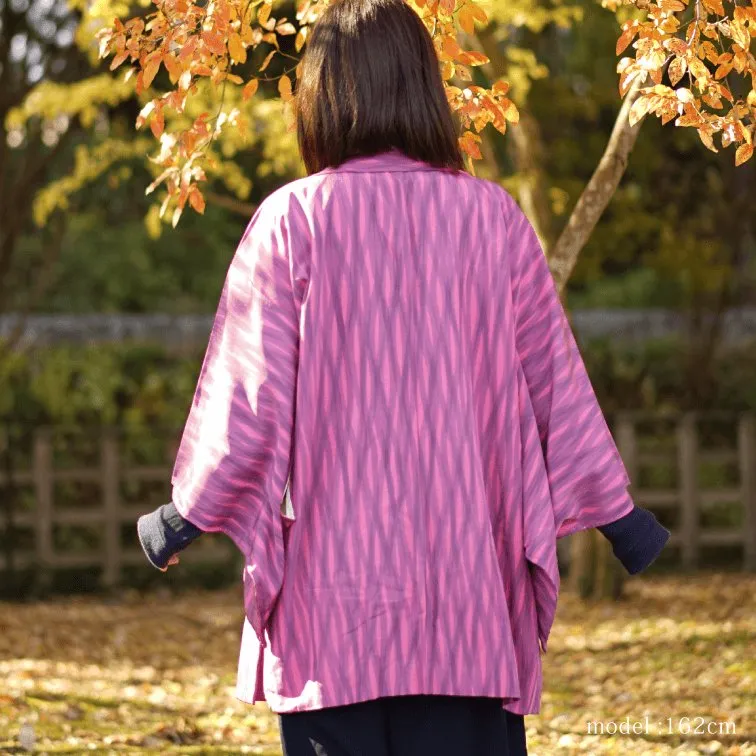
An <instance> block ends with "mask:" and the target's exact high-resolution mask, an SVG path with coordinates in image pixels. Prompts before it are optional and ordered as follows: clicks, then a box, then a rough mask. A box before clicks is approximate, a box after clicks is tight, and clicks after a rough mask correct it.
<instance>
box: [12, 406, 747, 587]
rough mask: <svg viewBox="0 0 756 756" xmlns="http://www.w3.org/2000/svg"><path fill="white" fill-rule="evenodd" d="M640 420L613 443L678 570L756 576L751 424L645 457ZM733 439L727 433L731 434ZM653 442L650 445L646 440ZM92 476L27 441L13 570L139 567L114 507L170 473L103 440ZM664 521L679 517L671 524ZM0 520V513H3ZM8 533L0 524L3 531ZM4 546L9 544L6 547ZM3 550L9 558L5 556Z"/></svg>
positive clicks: (47, 435) (134, 512)
mask: <svg viewBox="0 0 756 756" xmlns="http://www.w3.org/2000/svg"><path fill="white" fill-rule="evenodd" d="M648 417H649V416H644V415H638V414H634V415H623V416H621V417H619V418H618V419H617V421H616V422H615V424H614V436H615V439H616V441H617V445H618V447H619V449H620V453H621V455H622V458H623V460H624V462H625V465H626V467H627V469H628V473H629V475H630V479H631V481H633V485H632V487H631V493H632V494H633V497H634V499H635V501H636V502H637V503H638V504H639V505H641V506H645V507H647V508H648V509H650V510H651V511H653V512H654V513H655V514H656V515H657V516H658V517H659V519H660V520H661V521H662V522H665V520H667V521H671V520H674V519H676V520H677V524H676V525H675V526H670V530H671V531H672V537H671V540H670V547H672V546H675V547H677V549H678V550H679V551H678V553H679V555H680V563H681V565H682V567H684V568H686V569H694V568H696V567H700V566H702V565H703V564H704V562H703V561H702V559H701V549H702V547H708V546H726V547H736V548H740V549H741V550H742V565H743V567H744V569H747V570H756V419H755V418H754V416H753V415H750V414H746V415H741V416H739V417H733V418H732V421H731V425H733V423H734V426H736V430H737V433H736V438H737V442H736V444H735V445H733V446H731V447H730V448H716V449H711V448H702V446H701V444H700V434H699V430H698V420H699V417H698V416H697V415H695V414H688V415H684V416H682V417H679V418H677V419H675V420H674V430H673V433H672V437H673V439H674V440H673V443H672V444H671V445H668V447H667V448H665V449H663V450H659V449H652V450H649V449H648V448H647V447H648V444H647V443H644V442H645V441H647V440H648V438H649V436H648V434H647V435H646V436H643V435H642V434H640V433H639V432H638V424H639V423H641V422H642V421H643V420H644V418H646V419H647V418H648ZM733 430H734V428H733ZM652 440H653V439H652ZM99 457H100V461H99V466H96V467H89V468H78V469H71V468H66V469H60V468H56V466H55V464H54V460H53V444H52V440H51V431H50V429H44V428H42V429H38V430H36V431H35V432H34V436H33V443H32V464H31V467H30V468H29V469H27V470H23V471H19V472H16V473H14V474H13V475H12V480H9V479H8V475H7V473H2V472H0V495H2V496H5V495H7V493H8V490H9V489H8V487H9V485H11V484H12V485H13V486H14V487H19V486H31V487H32V488H33V492H34V506H33V508H32V509H29V510H27V511H23V510H22V511H18V512H15V513H13V514H12V527H13V528H26V529H27V530H31V531H33V533H34V548H33V549H25V550H23V551H22V550H16V549H14V548H12V547H13V543H12V540H11V544H10V545H11V549H12V565H13V568H14V569H23V568H28V567H31V568H33V569H34V570H35V571H36V572H37V573H38V574H39V575H41V576H48V577H49V575H50V574H51V573H52V572H53V571H55V570H56V569H62V568H99V569H100V570H101V578H100V579H101V583H102V585H103V586H104V587H110V586H114V585H117V584H118V583H119V582H120V581H121V579H122V571H123V568H124V567H126V566H130V565H145V566H146V562H145V558H144V555H143V554H142V552H141V550H140V549H139V547H138V543H137V541H136V537H135V536H136V533H135V523H136V520H137V518H138V517H139V515H141V514H143V513H144V512H145V507H144V506H142V507H136V506H134V505H131V504H126V503H124V502H122V501H121V496H120V490H121V483H122V482H123V481H125V480H135V481H153V482H160V483H164V484H166V489H167V484H168V481H169V480H170V474H171V469H170V467H167V466H126V465H124V464H122V460H121V454H120V449H119V440H118V436H117V434H116V433H114V432H104V433H103V435H102V437H101V439H100V441H99ZM660 463H661V464H669V465H670V466H671V467H672V468H674V471H675V473H676V476H675V477H676V479H677V483H676V485H675V486H674V487H666V488H661V487H643V486H642V485H638V484H637V481H638V480H639V479H640V476H641V471H642V469H643V468H644V466H648V465H652V466H653V465H659V464H660ZM706 464H708V465H711V464H714V465H725V466H728V465H729V466H730V467H731V468H736V470H737V478H738V482H737V484H733V485H728V486H720V487H717V488H708V489H707V488H702V487H701V485H700V481H699V474H698V472H699V469H700V467H701V466H702V465H706ZM62 481H75V482H87V483H90V484H95V485H97V486H98V487H99V490H100V505H99V506H97V507H87V508H83V507H82V508H64V509H61V508H59V507H56V503H55V485H56V483H58V482H62ZM722 504H725V505H727V506H730V507H731V508H732V507H734V508H736V509H739V514H740V523H739V524H738V525H737V526H731V527H726V528H712V527H703V526H702V524H701V517H702V514H703V513H705V512H706V511H707V509H708V508H710V507H713V506H720V505H722ZM669 515H676V517H671V516H669ZM0 517H2V513H0ZM66 525H74V526H77V525H78V526H89V527H94V528H96V529H97V530H98V534H99V548H94V549H90V550H88V551H84V552H82V551H78V552H74V553H70V552H65V551H61V550H58V549H57V548H56V547H55V543H54V538H53V533H54V529H55V528H56V526H66ZM7 528H8V523H7V522H0V531H2V530H3V529H7ZM124 529H126V531H127V532H131V533H132V536H131V538H130V539H127V540H129V541H130V545H124V543H123V538H122V532H123V531H124ZM6 540H7V539H6ZM11 549H6V552H11ZM231 553H232V549H231V543H230V541H226V540H225V539H221V540H212V539H210V542H209V543H203V544H202V547H201V548H197V547H196V546H195V547H193V548H191V549H188V550H187V551H186V552H185V553H184V554H182V560H184V559H185V557H186V559H187V561H188V562H190V563H191V562H192V561H194V560H196V561H210V562H218V561H227V560H229V558H230V556H231ZM8 556H9V554H8V553H6V554H3V555H0V577H1V576H2V572H3V571H4V570H6V569H8Z"/></svg>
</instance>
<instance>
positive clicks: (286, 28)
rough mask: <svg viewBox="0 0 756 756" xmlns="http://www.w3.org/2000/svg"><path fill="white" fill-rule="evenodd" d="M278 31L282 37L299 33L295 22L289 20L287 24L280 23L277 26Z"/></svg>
mask: <svg viewBox="0 0 756 756" xmlns="http://www.w3.org/2000/svg"><path fill="white" fill-rule="evenodd" d="M276 31H277V32H278V33H279V34H280V35H281V36H282V37H285V36H287V35H288V34H296V33H297V29H296V27H295V26H294V24H292V23H289V22H288V21H287V22H286V23H285V24H278V26H276Z"/></svg>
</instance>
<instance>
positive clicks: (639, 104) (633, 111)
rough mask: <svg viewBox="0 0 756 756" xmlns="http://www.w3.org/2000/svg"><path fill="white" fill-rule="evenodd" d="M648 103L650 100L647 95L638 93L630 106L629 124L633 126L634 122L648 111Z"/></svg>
mask: <svg viewBox="0 0 756 756" xmlns="http://www.w3.org/2000/svg"><path fill="white" fill-rule="evenodd" d="M649 105H650V100H649V98H648V96H646V95H640V97H638V99H637V100H636V101H635V102H634V103H633V105H632V107H631V108H630V115H629V121H630V125H631V126H635V124H636V123H638V121H640V120H641V118H643V116H645V115H646V113H648V108H649Z"/></svg>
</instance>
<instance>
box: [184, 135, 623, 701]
mask: <svg viewBox="0 0 756 756" xmlns="http://www.w3.org/2000/svg"><path fill="white" fill-rule="evenodd" d="M172 483H173V501H174V503H175V506H176V508H177V509H178V510H179V512H180V513H181V515H182V516H183V517H185V518H186V519H187V520H189V521H190V522H192V523H193V524H195V525H196V526H197V527H199V528H201V529H202V530H204V531H220V532H223V533H225V534H227V535H228V536H230V538H232V539H233V541H234V543H235V544H236V546H237V547H238V548H239V550H240V551H241V553H242V554H243V556H244V570H243V576H242V577H243V585H244V606H245V622H244V627H243V633H242V645H241V654H240V658H239V669H238V683H237V688H236V696H237V698H239V699H241V700H243V701H248V702H255V701H261V700H264V699H267V701H268V703H269V704H270V706H271V708H272V709H273V710H274V711H276V712H280V713H284V712H292V711H301V710H308V709H319V708H322V707H327V706H335V705H341V704H348V703H354V702H358V701H363V700H367V699H372V698H377V697H380V696H390V695H401V694H418V693H425V694H431V693H435V694H451V695H478V696H495V697H501V698H502V699H503V707H504V708H505V709H508V710H509V711H511V712H513V713H516V714H531V713H537V712H538V711H539V707H540V698H541V687H542V668H541V654H542V653H545V651H546V646H547V640H548V637H549V632H550V629H551V627H552V623H553V620H554V613H555V609H556V604H557V595H558V593H559V579H560V578H559V572H558V569H557V553H556V542H557V539H558V538H560V537H562V536H566V535H568V534H569V533H573V532H575V531H578V530H583V529H587V528H592V527H598V526H600V525H603V524H605V523H609V522H612V521H615V520H617V519H618V518H620V517H622V516H623V515H625V514H627V513H629V512H630V510H631V509H633V502H632V500H631V498H630V496H629V494H628V491H627V486H628V483H629V480H628V476H627V474H626V471H625V468H624V466H623V463H622V461H621V459H620V456H619V454H618V452H617V448H616V447H615V444H614V442H613V440H612V436H611V435H610V432H609V429H608V427H607V424H606V422H605V419H604V417H603V415H602V412H601V410H600V408H599V405H598V403H597V401H596V397H595V394H594V391H593V389H592V386H591V383H590V380H589V378H588V375H587V374H586V370H585V367H584V364H583V362H582V360H581V356H580V353H579V351H578V348H577V346H576V343H575V340H574V338H573V334H572V332H571V330H570V327H569V325H568V323H567V320H566V318H565V314H564V311H563V309H562V306H561V303H560V300H559V297H558V295H557V292H556V290H555V286H554V283H553V280H552V277H551V275H550V272H549V269H548V267H547V263H546V259H545V257H544V254H543V251H542V248H541V247H540V245H539V242H538V239H537V237H536V234H535V233H534V230H533V228H532V226H531V224H530V223H529V222H528V220H527V218H526V217H525V215H524V214H523V213H522V211H521V210H520V209H519V207H518V206H517V204H516V203H515V201H514V200H513V198H512V197H511V196H510V195H509V194H508V193H507V192H506V191H505V190H504V189H502V188H501V187H500V186H499V185H497V184H495V183H493V182H490V181H487V180H483V179H479V178H475V177H473V176H470V175H469V174H467V173H465V172H456V171H453V170H450V169H440V168H435V167H433V166H431V165H429V164H426V163H424V162H419V161H416V160H414V159H411V158H409V157H408V156H406V155H404V154H403V153H402V152H399V151H397V150H390V151H387V152H383V153H380V154H377V155H372V156H364V157H357V158H352V159H350V160H348V161H346V162H345V163H343V164H342V165H340V166H338V167H336V168H327V169H325V170H322V171H320V172H319V173H316V174H313V175H310V176H308V177H306V178H302V179H298V180H295V181H292V182H290V183H288V184H286V185H285V186H283V187H281V188H280V189H278V190H276V191H275V192H273V193H272V194H270V195H269V196H268V197H267V198H266V199H265V200H264V201H263V202H262V204H261V205H260V206H259V208H258V209H257V211H256V212H255V214H254V216H253V218H252V220H251V221H250V223H249V225H248V227H247V229H246V232H245V233H244V236H243V238H242V240H241V242H240V244H239V247H238V249H237V251H236V254H235V256H234V258H233V261H232V262H231V264H230V267H229V270H228V274H227V277H226V280H225V285H224V288H223V292H222V296H221V299H220V304H219V307H218V310H217V314H216V316H215V321H214V325H213V328H212V333H211V337H210V341H209V345H208V349H207V353H206V355H205V359H204V362H203V365H202V370H201V374H200V377H199V382H198V385H197V389H196V394H195V396H194V400H193V404H192V406H191V409H190V413H189V417H188V420H187V423H186V427H185V429H184V433H183V436H182V440H181V444H180V448H179V452H178V456H177V459H176V463H175V468H174V472H173V478H172ZM287 504H288V505H289V506H286V505H287Z"/></svg>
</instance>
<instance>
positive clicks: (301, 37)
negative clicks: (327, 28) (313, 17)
mask: <svg viewBox="0 0 756 756" xmlns="http://www.w3.org/2000/svg"><path fill="white" fill-rule="evenodd" d="M308 29H309V27H308V26H304V27H302V28H301V29H300V30H299V31H298V32H297V36H296V38H295V39H294V49H295V50H296V51H297V52H299V51H300V50H301V49H302V48H303V47H304V43H305V40H306V39H307V30H308Z"/></svg>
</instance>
